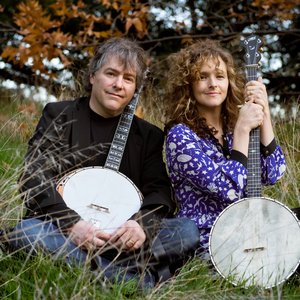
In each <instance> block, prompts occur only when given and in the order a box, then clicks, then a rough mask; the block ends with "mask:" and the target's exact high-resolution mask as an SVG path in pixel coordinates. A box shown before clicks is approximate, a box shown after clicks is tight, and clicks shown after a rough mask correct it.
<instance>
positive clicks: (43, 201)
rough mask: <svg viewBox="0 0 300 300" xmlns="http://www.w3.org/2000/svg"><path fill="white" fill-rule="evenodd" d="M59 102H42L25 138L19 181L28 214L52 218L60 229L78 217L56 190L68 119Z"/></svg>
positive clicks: (61, 166) (72, 222) (61, 167)
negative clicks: (33, 131) (25, 145)
mask: <svg viewBox="0 0 300 300" xmlns="http://www.w3.org/2000/svg"><path fill="white" fill-rule="evenodd" d="M62 106H63V103H49V104H47V105H46V106H45V108H44V110H43V113H42V116H41V118H40V120H39V123H38V125H37V127H36V130H35V133H34V135H33V136H32V138H31V139H30V140H29V142H28V150H27V153H26V156H25V164H24V170H23V173H22V176H21V177H20V179H19V185H20V191H21V192H22V196H23V198H24V201H25V205H26V207H27V209H28V212H27V215H28V216H30V217H38V218H41V219H48V218H51V219H52V220H53V221H54V222H56V223H57V225H58V226H59V227H60V228H62V229H63V228H65V227H69V226H70V225H71V224H74V223H76V222H77V221H78V220H79V219H80V217H79V215H78V214H77V213H76V212H75V211H73V210H71V209H69V208H68V207H67V206H66V204H65V202H64V200H63V199H62V197H61V195H60V194H59V193H58V192H57V190H56V182H57V179H58V175H59V174H61V171H62V169H64V166H67V164H68V162H67V161H65V160H63V157H64V152H65V151H67V145H68V143H67V142H66V136H65V131H66V128H67V119H66V113H65V112H64V110H62V108H63V107H62ZM66 107H67V106H65V108H66Z"/></svg>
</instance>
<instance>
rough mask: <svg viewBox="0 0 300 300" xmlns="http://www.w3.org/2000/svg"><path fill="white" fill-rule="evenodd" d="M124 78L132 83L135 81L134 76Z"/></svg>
mask: <svg viewBox="0 0 300 300" xmlns="http://www.w3.org/2000/svg"><path fill="white" fill-rule="evenodd" d="M124 80H125V81H127V82H130V83H133V82H135V80H134V78H133V77H124Z"/></svg>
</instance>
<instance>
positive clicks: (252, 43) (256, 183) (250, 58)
mask: <svg viewBox="0 0 300 300" xmlns="http://www.w3.org/2000/svg"><path fill="white" fill-rule="evenodd" d="M242 43H243V46H244V47H245V48H246V55H245V57H244V58H245V62H246V65H245V68H246V79H247V81H250V80H257V77H258V76H257V69H258V61H259V60H260V53H259V51H258V49H259V47H260V45H261V44H262V42H261V40H260V38H259V37H257V36H254V35H253V36H250V37H249V38H248V39H245V40H244V41H243V42H242ZM261 190H262V185H261V165H260V128H259V127H257V128H254V129H252V130H251V132H250V136H249V148H248V176H247V197H249V198H252V197H261Z"/></svg>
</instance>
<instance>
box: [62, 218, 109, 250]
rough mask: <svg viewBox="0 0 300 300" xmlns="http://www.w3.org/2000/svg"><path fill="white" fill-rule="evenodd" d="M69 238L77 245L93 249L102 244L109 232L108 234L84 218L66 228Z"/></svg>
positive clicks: (107, 239)
mask: <svg viewBox="0 0 300 300" xmlns="http://www.w3.org/2000/svg"><path fill="white" fill-rule="evenodd" d="M68 232H69V236H70V239H71V240H72V241H73V242H74V243H75V244H76V245H77V246H79V247H83V248H85V249H88V250H93V249H96V248H100V247H102V246H104V245H105V244H106V243H107V242H108V241H109V239H110V238H111V234H108V233H106V232H104V231H102V230H101V229H99V228H97V227H96V226H94V225H93V224H92V223H89V222H87V221H84V220H80V221H78V222H77V223H76V224H74V225H73V226H72V227H71V228H69V230H68Z"/></svg>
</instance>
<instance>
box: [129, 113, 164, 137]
mask: <svg viewBox="0 0 300 300" xmlns="http://www.w3.org/2000/svg"><path fill="white" fill-rule="evenodd" d="M134 121H135V122H134V123H135V124H136V126H137V127H139V128H140V130H142V131H144V132H145V131H146V132H153V133H157V134H159V135H163V131H162V130H161V129H160V128H159V127H158V126H156V125H154V124H152V123H150V122H148V121H146V120H144V119H141V118H139V117H137V116H135V117H134Z"/></svg>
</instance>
